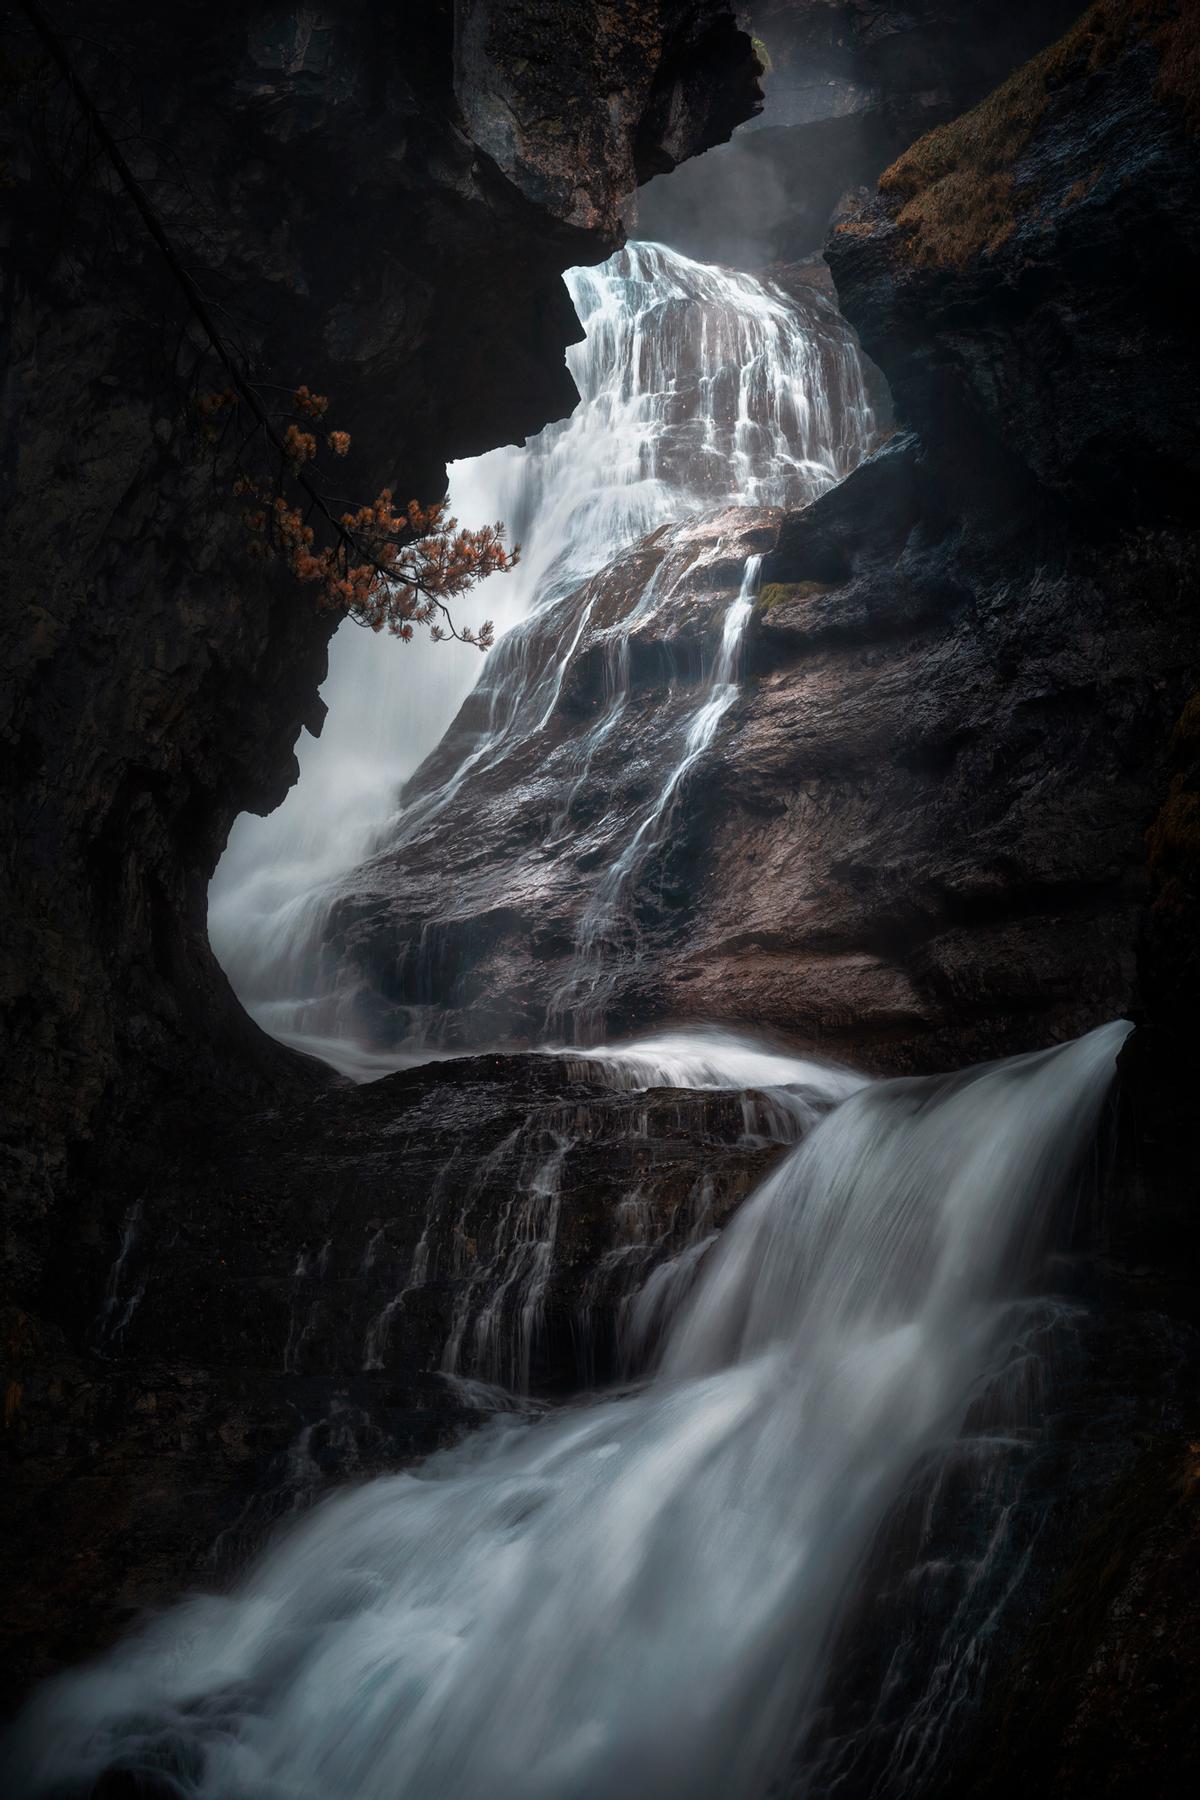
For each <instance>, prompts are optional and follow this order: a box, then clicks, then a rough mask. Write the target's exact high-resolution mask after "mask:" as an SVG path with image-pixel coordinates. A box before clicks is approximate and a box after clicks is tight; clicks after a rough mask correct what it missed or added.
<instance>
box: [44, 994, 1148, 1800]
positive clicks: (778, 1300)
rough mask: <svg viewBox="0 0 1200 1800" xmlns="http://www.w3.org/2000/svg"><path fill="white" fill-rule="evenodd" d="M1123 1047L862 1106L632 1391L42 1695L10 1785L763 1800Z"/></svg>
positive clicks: (813, 1145)
mask: <svg viewBox="0 0 1200 1800" xmlns="http://www.w3.org/2000/svg"><path fill="white" fill-rule="evenodd" d="M1125 1031H1126V1027H1124V1026H1123V1025H1110V1026H1106V1027H1104V1028H1102V1029H1101V1030H1098V1031H1095V1032H1093V1033H1092V1034H1091V1035H1090V1036H1088V1037H1086V1038H1083V1039H1081V1040H1080V1041H1078V1042H1076V1043H1073V1044H1068V1045H1065V1046H1063V1047H1060V1048H1058V1049H1055V1050H1051V1051H1047V1052H1043V1053H1039V1054H1035V1055H1030V1056H1024V1057H1020V1058H1017V1059H1015V1060H1012V1061H1009V1062H1006V1063H1002V1064H997V1065H993V1066H991V1067H987V1068H983V1069H980V1070H975V1071H971V1072H968V1073H966V1074H963V1075H959V1076H955V1077H950V1078H946V1079H925V1080H907V1081H893V1082H885V1083H880V1084H876V1085H871V1086H866V1087H863V1088H861V1089H859V1090H858V1091H857V1092H854V1093H851V1094H850V1095H849V1096H848V1097H847V1098H845V1099H844V1100H843V1101H842V1103H841V1105H840V1106H838V1107H837V1108H836V1109H835V1110H834V1111H833V1112H832V1113H830V1114H828V1115H827V1116H826V1117H825V1119H824V1120H823V1121H822V1122H821V1123H820V1124H819V1125H818V1126H817V1127H816V1129H815V1130H814V1131H813V1132H812V1133H811V1135H809V1136H808V1137H807V1138H806V1139H805V1140H804V1141H803V1142H802V1143H801V1144H800V1145H799V1146H798V1147H797V1148H796V1149H794V1150H793V1151H791V1152H790V1153H789V1154H788V1156H787V1158H786V1160H785V1161H784V1162H783V1163H782V1164H780V1166H779V1167H778V1169H777V1170H776V1172H775V1173H774V1174H773V1175H771V1176H770V1177H769V1178H768V1179H767V1181H766V1182H765V1183H764V1185H763V1186H762V1187H761V1188H760V1189H759V1191H758V1192H757V1194H756V1195H755V1196H754V1197H753V1198H752V1199H751V1200H750V1201H749V1202H748V1203H747V1204H746V1206H745V1207H744V1208H743V1209H742V1210H741V1212H740V1213H739V1214H738V1215H737V1216H736V1217H735V1219H734V1221H733V1223H732V1224H731V1225H730V1226H729V1227H728V1228H727V1229H726V1231H725V1233H724V1234H723V1236H722V1237H721V1239H720V1240H719V1241H718V1242H717V1244H716V1245H715V1246H713V1247H712V1250H711V1253H710V1254H709V1256H708V1257H707V1259H706V1263H705V1266H704V1268H703V1270H702V1272H701V1275H700V1279H699V1280H698V1282H697V1283H696V1284H695V1285H694V1286H693V1287H692V1288H691V1290H690V1293H689V1292H687V1291H684V1292H683V1293H682V1294H681V1296H680V1300H679V1304H678V1307H677V1310H676V1312H675V1314H674V1317H673V1318H672V1319H671V1320H670V1321H669V1323H668V1329H667V1331H666V1336H665V1342H664V1345H663V1349H662V1352H661V1356H660V1359H659V1362H658V1366H657V1370H656V1372H655V1373H654V1375H653V1377H652V1378H651V1379H649V1380H648V1381H647V1382H646V1383H645V1384H644V1385H642V1386H640V1387H638V1388H635V1389H631V1390H627V1391H624V1392H621V1393H618V1394H616V1395H614V1396H612V1397H608V1398H600V1399H595V1400H591V1401H588V1402H586V1403H583V1404H579V1405H577V1406H574V1407H571V1408H567V1409H564V1410H562V1411H559V1412H558V1413H555V1414H551V1415H550V1416H549V1417H546V1418H542V1419H535V1420H532V1421H530V1420H518V1419H512V1420H509V1421H507V1422H500V1423H496V1424H494V1425H493V1426H491V1427H488V1428H487V1429H486V1430H484V1431H483V1432H481V1433H479V1434H478V1435H476V1436H475V1437H473V1438H472V1439H471V1440H469V1441H468V1442H467V1443H465V1444H464V1445H462V1446H461V1447H460V1448H458V1449H457V1450H454V1451H452V1452H448V1453H444V1454H442V1455H439V1456H436V1457H434V1458H432V1459H431V1460H430V1461H429V1462H428V1463H426V1464H425V1466H424V1467H423V1468H422V1469H421V1470H419V1471H418V1472H417V1473H415V1474H407V1475H399V1476H395V1477H388V1478H385V1479H382V1480H378V1481H375V1482H372V1483H370V1484H368V1485H366V1486H364V1487H362V1488H359V1489H358V1490H357V1491H354V1492H351V1493H348V1494H345V1495H343V1496H340V1497H338V1498H336V1499H334V1500H333V1501H331V1502H329V1503H328V1504H326V1505H325V1506H324V1507H322V1508H321V1509H320V1510H319V1511H318V1512H317V1513H316V1514H314V1515H313V1516H312V1517H311V1518H310V1519H309V1520H308V1521H306V1522H305V1523H303V1524H302V1525H300V1526H298V1527H297V1528H295V1529H294V1530H293V1531H292V1533H291V1534H290V1535H289V1536H287V1537H286V1538H284V1539H283V1540H282V1541H281V1542H280V1543H278V1544H277V1545H276V1547H275V1548H274V1549H273V1550H272V1551H271V1552H270V1553H269V1554H268V1555H267V1556H266V1557H265V1558H264V1559H263V1560H262V1561H261V1562H260V1563H259V1565H258V1566H257V1567H256V1568H255V1569H253V1570H252V1571H251V1572H250V1573H249V1575H248V1576H247V1577H246V1578H245V1579H244V1580H243V1582H242V1584H241V1585H240V1586H239V1587H238V1588H237V1589H236V1590H235V1591H234V1592H232V1593H230V1594H228V1595H226V1596H222V1597H210V1598H205V1599H198V1600H194V1601H191V1602H189V1603H187V1604H186V1605H185V1606H183V1607H181V1608H179V1609H178V1610H176V1611H175V1612H173V1613H171V1614H168V1615H167V1616H165V1617H164V1618H162V1619H160V1620H159V1621H158V1622H156V1623H155V1624H153V1625H152V1626H151V1627H150V1628H149V1630H148V1631H147V1632H146V1633H145V1634H144V1635H142V1636H141V1637H138V1638H136V1639H134V1640H132V1641H130V1642H129V1643H127V1644H125V1645H124V1646H122V1647H120V1648H119V1649H118V1650H117V1651H116V1652H114V1653H113V1654H112V1655H110V1656H109V1657H108V1658H107V1659H106V1660H104V1661H103V1662H102V1663H100V1664H99V1665H98V1666H97V1667H96V1668H95V1669H93V1670H92V1671H91V1672H89V1673H86V1674H83V1675H75V1676H70V1677H67V1678H65V1679H63V1680H62V1681H60V1682H59V1683H58V1684H56V1685H55V1686H53V1687H52V1688H50V1689H49V1690H47V1691H46V1692H45V1693H44V1694H43V1695H42V1696H40V1697H39V1699H38V1700H37V1702H36V1703H35V1706H34V1707H33V1709H32V1710H31V1711H30V1712H29V1713H28V1714H27V1716H26V1717H25V1719H24V1720H23V1721H22V1723H21V1725H20V1727H19V1729H18V1733H17V1736H16V1738H15V1740H14V1742H13V1745H12V1746H11V1751H10V1755H11V1758H12V1760H11V1763H10V1782H11V1784H12V1785H11V1786H10V1789H9V1791H15V1792H18V1793H25V1794H39V1793H41V1794H49V1793H54V1794H62V1795H71V1794H75V1793H87V1792H89V1791H90V1784H91V1783H92V1782H94V1781H95V1779H96V1778H97V1777H98V1776H99V1774H100V1773H101V1771H104V1770H109V1769H123V1770H129V1771H136V1772H138V1773H139V1774H141V1775H144V1776H147V1777H152V1776H153V1777H157V1778H158V1779H160V1781H161V1782H162V1783H163V1785H162V1786H160V1787H159V1788H157V1789H155V1790H154V1791H157V1792H167V1793H174V1794H184V1795H193V1796H205V1797H206V1800H217V1797H218V1796H221V1797H223V1800H233V1797H234V1796H240V1797H242V1800H251V1797H253V1800H265V1797H267V1796H270V1797H271V1800H283V1797H284V1796H287V1797H288V1800H298V1797H304V1796H310V1797H311V1800H317V1797H318V1796H320V1797H321V1800H330V1797H341V1800H351V1797H362V1800H385V1797H386V1800H394V1797H395V1796H397V1795H405V1796H409V1797H413V1800H418V1797H419V1800H484V1797H485V1796H486V1797H487V1800H517V1797H518V1796H520V1797H521V1800H527V1797H529V1796H541V1797H543V1800H568V1797H569V1800H611V1797H612V1796H614V1795H617V1794H622V1795H632V1796H644V1797H646V1800H651V1797H659V1796H684V1795H687V1796H689V1800H694V1797H696V1796H700V1797H705V1796H708V1797H711V1800H718V1797H720V1800H730V1797H734V1800H736V1797H737V1796H753V1795H758V1794H762V1793H764V1792H765V1791H766V1788H767V1786H768V1784H769V1782H770V1781H771V1780H772V1778H773V1776H774V1775H775V1773H776V1772H777V1771H778V1770H779V1769H780V1767H781V1765H783V1764H785V1763H786V1761H787V1758H788V1751H789V1746H790V1745H791V1743H792V1742H793V1741H794V1739H795V1736H796V1734H797V1733H798V1731H799V1730H800V1729H801V1727H802V1726H803V1723H804V1720H805V1716H806V1714H807V1712H808V1711H809V1709H810V1708H811V1706H812V1704H813V1702H814V1700H815V1698H816V1696H817V1694H818V1691H819V1687H820V1682H821V1677H822V1673H823V1669H824V1663H825V1656H826V1648H827V1644H828V1641H829V1636H830V1633H831V1630H832V1629H833V1627H834V1625H835V1622H836V1619H837V1615H838V1608H839V1602H840V1600H841V1599H842V1597H843V1595H844V1592H845V1589H846V1586H847V1583H848V1582H849V1581H850V1579H851V1578H852V1576H853V1574H854V1571H855V1569H856V1566H857V1565H858V1564H859V1563H860V1561H861V1559H862V1557H863V1555H864V1553H865V1551H866V1548H867V1546H868V1544H869V1541H870V1539H871V1536H872V1533H873V1531H874V1529H875V1527H876V1526H877V1525H878V1523H879V1521H880V1519H881V1517H882V1515H883V1513H884V1511H885V1509H886V1508H887V1506H888V1504H889V1501H891V1500H892V1499H893V1498H894V1496H895V1495H896V1493H897V1491H898V1489H899V1487H900V1484H901V1483H902V1482H903V1480H904V1478H905V1475H906V1473H907V1472H908V1471H909V1469H910V1468H911V1467H912V1465H913V1463H914V1461H915V1459H916V1458H918V1457H919V1456H920V1455H921V1454H922V1453H925V1452H929V1451H931V1450H933V1449H934V1448H935V1447H936V1446H937V1445H938V1444H939V1443H942V1442H945V1441H946V1440H948V1439H949V1438H951V1437H952V1436H953V1434H954V1432H955V1430H956V1428H957V1426H958V1424H959V1423H960V1422H961V1419H962V1417H963V1414H964V1411H965V1409H966V1408H967V1407H968V1405H969V1403H970V1399H971V1395H972V1392H973V1390H974V1388H975V1387H976V1384H977V1383H978V1382H979V1381H980V1380H981V1379H983V1378H984V1377H985V1376H986V1374H987V1372H988V1370H989V1369H990V1368H992V1367H994V1366H995V1365H996V1364H997V1362H998V1361H999V1362H1003V1361H1004V1359H1005V1358H1006V1356H1007V1355H1008V1353H1009V1351H1010V1348H1011V1344H1010V1340H1011V1337H1012V1334H1013V1331H1014V1326H1013V1316H1014V1307H1013V1301H1014V1299H1016V1298H1017V1297H1019V1296H1020V1295H1021V1294H1022V1293H1023V1292H1025V1291H1027V1290H1028V1289H1029V1288H1030V1287H1031V1286H1032V1285H1034V1282H1035V1277H1036V1273H1037V1271H1038V1268H1039V1265H1040V1264H1041V1261H1042V1258H1043V1255H1044V1253H1045V1251H1046V1250H1047V1248H1048V1247H1049V1246H1050V1245H1051V1244H1052V1243H1053V1241H1054V1238H1055V1235H1056V1231H1057V1230H1058V1229H1059V1228H1060V1227H1061V1223H1062V1221H1061V1215H1062V1213H1063V1211H1064V1210H1065V1208H1066V1206H1067V1203H1068V1202H1069V1200H1070V1197H1071V1194H1072V1189H1073V1179H1074V1177H1075V1175H1076V1174H1077V1172H1078V1170H1079V1167H1080V1164H1081V1162H1082V1161H1083V1159H1084V1158H1085V1156H1086V1154H1087V1152H1088V1149H1089V1146H1090V1145H1091V1144H1092V1142H1093V1140H1094V1136H1095V1132H1096V1127H1097V1123H1098V1119H1099V1115H1100V1111H1101V1108H1102V1106H1103V1104H1104V1101H1105V1097H1106V1094H1107V1091H1108V1088H1109V1084H1110V1081H1111V1077H1112V1073H1113V1067H1114V1061H1115V1057H1116V1053H1117V1051H1118V1049H1119V1047H1120V1045H1121V1043H1122V1041H1123V1038H1124V1035H1125ZM1016 1310H1018V1311H1019V1309H1016Z"/></svg>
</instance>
